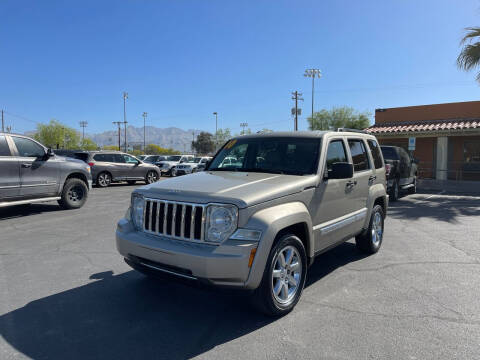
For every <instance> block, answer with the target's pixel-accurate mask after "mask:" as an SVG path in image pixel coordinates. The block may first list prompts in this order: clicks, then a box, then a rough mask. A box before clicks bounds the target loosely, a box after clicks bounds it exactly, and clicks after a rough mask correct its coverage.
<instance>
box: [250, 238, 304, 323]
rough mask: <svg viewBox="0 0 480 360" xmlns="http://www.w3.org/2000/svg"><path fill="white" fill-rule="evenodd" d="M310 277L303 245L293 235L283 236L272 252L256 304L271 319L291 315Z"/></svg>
mask: <svg viewBox="0 0 480 360" xmlns="http://www.w3.org/2000/svg"><path fill="white" fill-rule="evenodd" d="M306 275H307V255H306V252H305V248H304V246H303V243H302V241H301V240H300V239H299V238H298V237H297V236H295V235H293V234H286V235H284V236H282V237H281V238H280V239H279V241H278V242H277V243H276V244H275V246H274V247H273V248H272V250H271V251H270V255H269V256H268V260H267V264H266V267H265V271H264V273H263V278H262V282H261V283H260V286H259V287H258V288H257V289H256V290H255V292H254V295H253V299H252V300H253V304H254V306H255V307H256V308H258V309H259V310H260V311H262V312H263V313H265V314H267V315H270V316H282V315H285V314H287V313H289V312H290V311H291V310H292V309H293V308H294V307H295V305H296V304H297V302H298V300H299V299H300V296H301V295H302V291H303V287H304V285H305V279H306Z"/></svg>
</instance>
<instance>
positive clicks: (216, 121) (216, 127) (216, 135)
mask: <svg viewBox="0 0 480 360" xmlns="http://www.w3.org/2000/svg"><path fill="white" fill-rule="evenodd" d="M213 115H215V151H217V147H218V113H217V112H216V111H215V112H214V113H213Z"/></svg>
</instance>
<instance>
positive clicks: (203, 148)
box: [192, 131, 215, 154]
mask: <svg viewBox="0 0 480 360" xmlns="http://www.w3.org/2000/svg"><path fill="white" fill-rule="evenodd" d="M192 149H195V151H196V152H197V153H198V154H209V153H212V152H213V151H214V150H215V143H214V139H213V135H212V134H210V133H209V132H205V131H202V132H201V133H200V134H198V136H197V140H196V141H192Z"/></svg>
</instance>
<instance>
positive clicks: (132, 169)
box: [115, 154, 145, 180]
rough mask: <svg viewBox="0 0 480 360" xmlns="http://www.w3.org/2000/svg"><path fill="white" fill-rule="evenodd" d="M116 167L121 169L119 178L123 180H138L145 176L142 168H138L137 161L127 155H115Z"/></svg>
mask: <svg viewBox="0 0 480 360" xmlns="http://www.w3.org/2000/svg"><path fill="white" fill-rule="evenodd" d="M115 159H116V161H117V166H118V167H119V168H120V169H121V175H120V177H121V178H122V179H124V180H134V179H136V180H138V179H143V177H144V176H145V174H144V168H142V167H141V166H139V164H140V163H139V161H138V160H137V159H136V158H134V157H133V156H130V155H127V154H115Z"/></svg>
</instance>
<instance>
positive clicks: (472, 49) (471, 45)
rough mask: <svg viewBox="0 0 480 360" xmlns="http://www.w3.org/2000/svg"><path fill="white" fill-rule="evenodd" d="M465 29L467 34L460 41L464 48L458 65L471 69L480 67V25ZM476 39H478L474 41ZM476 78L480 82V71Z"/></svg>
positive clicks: (458, 59)
mask: <svg viewBox="0 0 480 360" xmlns="http://www.w3.org/2000/svg"><path fill="white" fill-rule="evenodd" d="M465 30H467V34H466V35H465V36H464V37H463V39H462V41H461V42H460V44H461V45H463V49H462V51H461V52H460V55H458V58H457V65H458V67H459V68H460V69H462V70H465V71H469V70H472V69H474V68H477V67H480V27H470V28H466V29H465ZM474 40H478V41H477V42H474ZM467 42H468V43H467ZM476 78H477V81H479V82H480V72H479V73H478V74H477V76H476Z"/></svg>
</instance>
